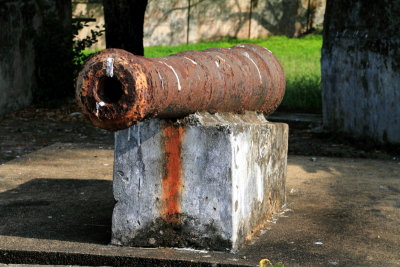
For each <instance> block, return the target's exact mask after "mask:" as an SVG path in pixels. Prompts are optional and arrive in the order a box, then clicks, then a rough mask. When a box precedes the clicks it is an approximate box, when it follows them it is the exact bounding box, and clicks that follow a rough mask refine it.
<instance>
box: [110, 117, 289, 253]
mask: <svg viewBox="0 0 400 267" xmlns="http://www.w3.org/2000/svg"><path fill="white" fill-rule="evenodd" d="M115 139H116V141H115V144H116V145H115V163H114V197H115V199H116V201H117V203H116V206H115V209H114V213H113V230H112V232H113V235H112V243H113V244H115V245H125V246H143V247H148V246H150V247H153V246H172V247H195V248H203V249H204V248H205V249H212V250H224V249H231V248H233V249H238V248H239V247H241V246H242V245H243V244H244V243H245V242H249V241H250V240H251V239H252V237H253V235H255V234H256V233H257V232H258V231H259V229H260V228H262V227H263V226H264V225H265V222H266V220H267V219H270V218H271V217H272V216H273V215H274V214H276V213H277V212H278V211H279V210H280V209H281V207H282V205H284V204H285V179H286V157H287V142H288V127H287V125H286V124H282V123H276V124H273V123H268V122H267V121H266V120H265V118H264V116H263V115H262V114H260V115H257V113H255V112H246V113H245V114H242V115H237V114H233V113H216V114H215V115H211V114H209V113H206V112H202V113H196V114H194V115H189V116H188V117H186V118H185V119H183V120H182V121H179V122H173V121H166V120H158V119H155V120H150V121H145V122H140V123H138V124H136V125H134V126H132V127H130V128H128V129H126V130H123V131H119V132H117V133H116V135H115Z"/></svg>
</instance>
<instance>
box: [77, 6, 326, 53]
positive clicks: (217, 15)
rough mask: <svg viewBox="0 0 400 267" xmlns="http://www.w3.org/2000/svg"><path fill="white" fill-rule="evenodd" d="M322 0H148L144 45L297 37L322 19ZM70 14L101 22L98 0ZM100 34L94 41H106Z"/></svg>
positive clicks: (97, 24)
mask: <svg viewBox="0 0 400 267" xmlns="http://www.w3.org/2000/svg"><path fill="white" fill-rule="evenodd" d="M325 2H326V0H270V1H261V0H190V1H189V0H149V3H148V6H147V10H146V15H145V23H144V45H145V46H158V45H178V44H185V43H187V42H189V43H196V42H199V41H202V40H216V39H221V38H224V37H234V38H262V37H266V36H269V35H286V36H290V37H295V36H299V35H301V34H302V33H303V32H305V31H307V30H309V29H310V28H312V27H314V28H315V27H320V26H321V25H322V22H323V16H324V11H325ZM73 16H74V17H80V18H82V17H86V18H87V17H90V18H95V19H96V21H95V22H91V23H89V24H90V27H88V28H87V29H85V30H83V31H82V32H81V33H80V35H79V38H84V37H85V36H86V35H87V34H88V33H89V32H90V29H94V27H95V26H99V27H103V25H104V13H103V9H102V4H101V0H73ZM104 40H105V38H104V36H103V37H101V38H99V42H98V43H97V44H95V45H93V46H92V48H93V49H99V48H104V47H105V41H104Z"/></svg>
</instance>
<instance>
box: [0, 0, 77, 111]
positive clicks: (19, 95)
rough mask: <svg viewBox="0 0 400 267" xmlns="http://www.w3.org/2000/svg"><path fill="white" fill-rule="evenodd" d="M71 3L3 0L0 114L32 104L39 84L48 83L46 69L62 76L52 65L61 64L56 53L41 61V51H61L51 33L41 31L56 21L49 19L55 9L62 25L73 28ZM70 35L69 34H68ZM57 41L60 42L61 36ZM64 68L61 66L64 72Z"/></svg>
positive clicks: (0, 52) (1, 11) (0, 48)
mask: <svg viewBox="0 0 400 267" xmlns="http://www.w3.org/2000/svg"><path fill="white" fill-rule="evenodd" d="M68 7H70V4H68V1H62V0H57V1H50V0H49V1H45V0H42V1H35V0H19V1H12V0H4V1H1V2H0V40H1V42H0V115H1V114H5V113H9V112H12V111H15V110H17V109H20V108H22V107H25V106H27V105H29V104H30V103H31V102H32V99H33V98H34V97H35V95H36V93H37V92H38V88H39V87H40V88H44V87H46V85H43V83H42V82H43V79H45V77H46V76H45V72H46V69H47V70H50V69H51V70H52V71H53V72H54V73H52V74H51V76H54V77H59V76H57V71H56V70H55V68H54V66H53V65H54V64H57V65H61V64H59V63H57V62H56V61H55V60H56V59H57V58H56V57H54V56H51V59H52V60H48V62H47V63H48V64H47V65H46V66H43V65H41V63H42V62H46V60H45V59H46V56H45V55H43V54H42V53H41V52H42V51H54V52H55V53H57V55H58V54H59V53H58V51H57V47H55V46H51V45H49V43H50V40H51V37H52V36H47V37H46V36H43V35H42V33H43V32H44V31H45V29H48V28H47V27H49V26H50V27H51V25H53V24H50V23H53V22H54V21H52V20H51V21H48V20H46V18H48V15H49V14H50V12H55V13H54V14H55V16H54V17H56V18H57V20H59V19H60V20H61V24H60V25H62V26H63V27H66V28H68V29H70V28H71V12H70V9H69V12H68ZM54 30H55V31H57V30H58V31H60V30H61V29H54ZM70 36H71V35H67V37H68V38H70ZM54 41H55V42H57V43H58V40H54ZM48 58H49V57H47V59H48ZM49 62H50V63H49ZM51 62H53V65H52V64H51ZM39 66H41V67H39ZM65 71H66V70H65V69H64V70H62V72H64V73H62V75H65ZM42 78H43V79H42ZM71 81H72V80H71ZM47 85H49V86H51V84H49V83H48V84H47ZM53 85H54V84H53ZM53 87H54V86H53ZM52 89H53V90H57V88H52Z"/></svg>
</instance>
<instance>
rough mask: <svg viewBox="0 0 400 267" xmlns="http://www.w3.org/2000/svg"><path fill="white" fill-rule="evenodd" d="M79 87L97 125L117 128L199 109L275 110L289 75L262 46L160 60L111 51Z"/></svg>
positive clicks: (99, 57)
mask: <svg viewBox="0 0 400 267" xmlns="http://www.w3.org/2000/svg"><path fill="white" fill-rule="evenodd" d="M76 89H77V90H76V97H77V101H78V103H79V105H80V106H81V108H82V110H83V112H84V113H85V114H86V115H87V116H88V117H89V118H90V120H91V121H92V122H93V124H95V125H96V126H99V127H101V128H105V129H108V130H112V131H115V130H120V129H124V128H128V127H129V126H131V125H132V124H134V123H136V122H138V121H142V120H145V119H149V118H154V117H158V118H174V117H184V116H186V115H188V114H191V113H194V112H196V111H208V112H211V113H214V112H217V111H221V112H222V111H223V112H243V111H245V110H250V111H258V112H264V113H267V114H270V113H272V112H273V111H274V110H275V109H276V108H277V107H278V105H279V104H280V102H281V101H282V98H283V95H284V92H285V77H284V73H283V69H282V67H281V65H280V63H279V62H278V60H277V59H276V57H275V56H274V55H273V54H272V53H271V52H270V51H269V50H267V49H265V48H263V47H260V46H257V45H250V44H246V45H238V46H235V47H232V48H212V49H207V50H204V51H186V52H181V53H178V54H175V55H171V56H168V57H160V58H146V57H142V56H135V55H133V54H131V53H128V52H126V51H124V50H120V49H106V50H104V51H101V52H99V53H97V54H95V55H93V56H92V57H91V58H90V59H89V60H88V61H87V62H86V64H85V65H84V68H83V70H82V71H81V72H80V74H79V76H78V79H77V87H76Z"/></svg>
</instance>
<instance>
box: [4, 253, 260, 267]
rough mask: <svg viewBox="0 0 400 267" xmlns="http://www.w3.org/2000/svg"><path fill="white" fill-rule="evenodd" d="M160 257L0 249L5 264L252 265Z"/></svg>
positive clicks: (225, 266)
mask: <svg viewBox="0 0 400 267" xmlns="http://www.w3.org/2000/svg"><path fill="white" fill-rule="evenodd" d="M171 258H172V259H162V258H156V257H151V255H149V257H143V256H139V257H136V256H132V255H130V256H128V255H99V254H94V253H76V252H72V253H70V252H57V251H32V250H31V251H28V250H0V263H5V264H38V265H80V266H82V265H83V266H149V267H154V266H166V267H169V266H171V267H173V266H188V267H192V266H193V267H197V266H200V267H208V266H210V267H238V266H254V265H250V264H243V263H238V264H233V263H226V262H221V261H218V260H213V259H212V258H210V259H209V261H199V260H193V259H191V260H189V259H178V258H175V259H173V257H171Z"/></svg>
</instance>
